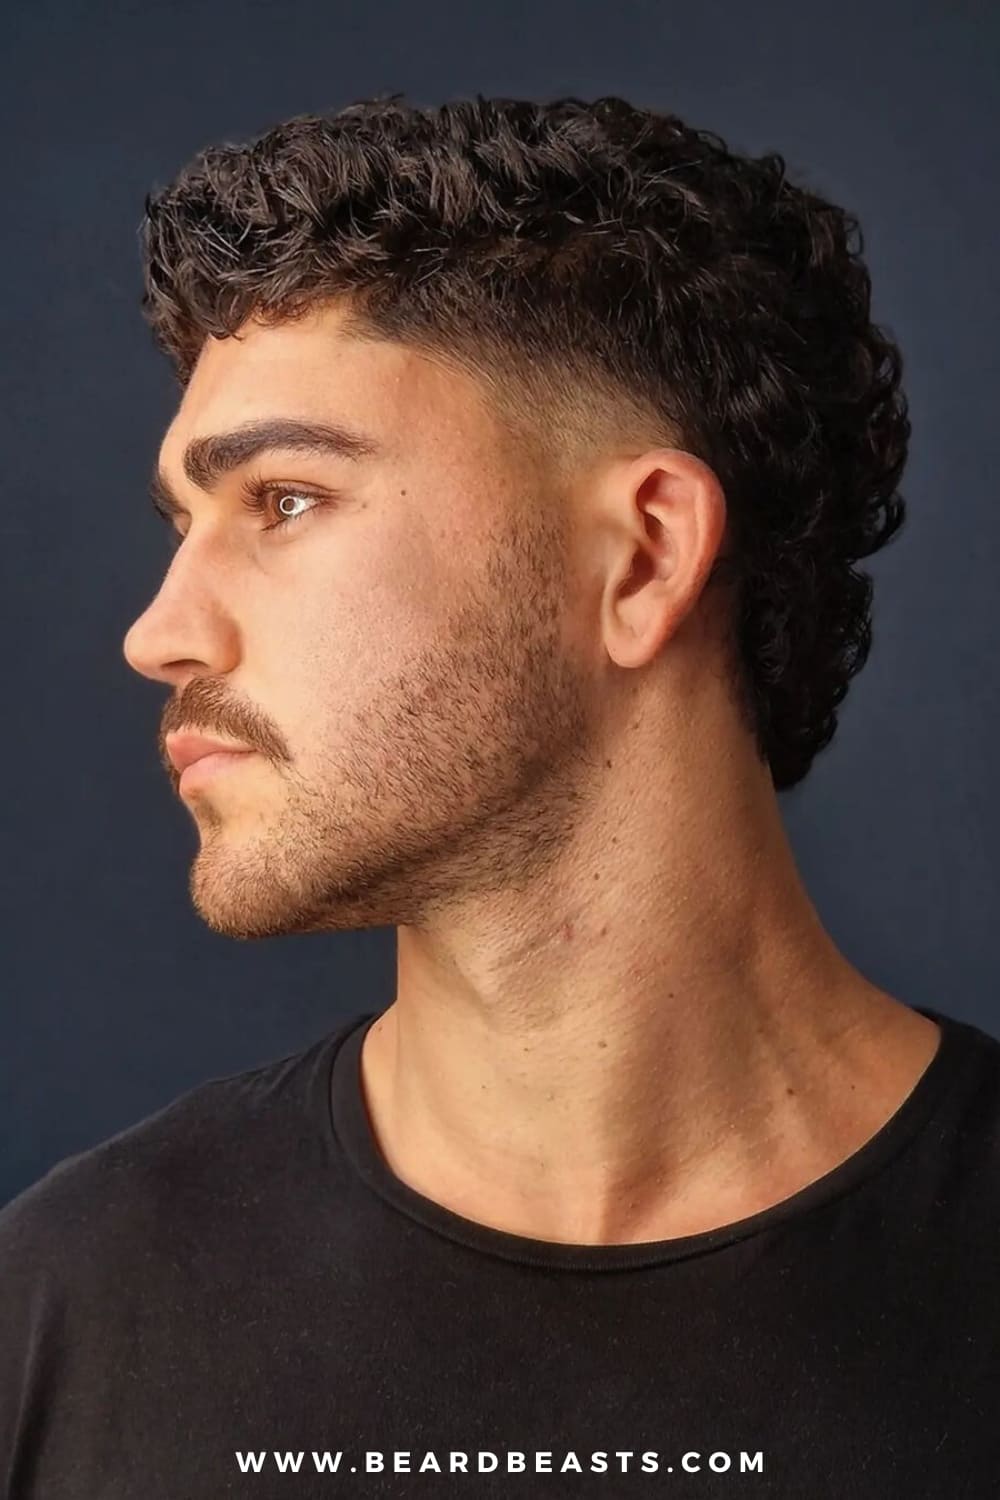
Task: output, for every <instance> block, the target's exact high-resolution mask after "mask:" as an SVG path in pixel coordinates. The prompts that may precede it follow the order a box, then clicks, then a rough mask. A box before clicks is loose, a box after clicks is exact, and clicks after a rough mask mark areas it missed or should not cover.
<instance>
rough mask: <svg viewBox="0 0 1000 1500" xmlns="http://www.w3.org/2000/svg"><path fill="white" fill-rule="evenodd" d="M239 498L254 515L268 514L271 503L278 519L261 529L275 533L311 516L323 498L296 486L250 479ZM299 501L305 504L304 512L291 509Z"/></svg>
mask: <svg viewBox="0 0 1000 1500" xmlns="http://www.w3.org/2000/svg"><path fill="white" fill-rule="evenodd" d="M241 498H242V502H243V505H244V506H245V507H246V509H247V510H249V511H251V512H252V513H253V514H254V515H264V514H267V513H269V512H270V511H271V508H272V502H273V506H274V509H275V510H276V511H277V512H278V519H277V520H276V521H272V522H271V523H270V525H268V526H264V527H262V528H261V529H262V530H263V531H276V530H277V529H278V527H279V526H289V525H291V523H292V522H293V521H301V520H303V519H304V518H305V517H306V516H308V515H311V514H312V511H313V509H315V508H316V507H317V506H319V505H322V504H323V498H322V497H321V496H319V495H314V494H312V493H311V491H309V490H302V489H299V488H298V487H297V486H296V485H290V484H274V483H272V482H270V481H268V480H258V479H251V480H249V481H248V482H247V484H246V486H245V487H244V490H243V494H242V497H241ZM300 500H304V501H306V502H307V507H308V508H307V509H306V510H295V509H294V508H293V507H294V505H295V503H296V502H297V501H300Z"/></svg>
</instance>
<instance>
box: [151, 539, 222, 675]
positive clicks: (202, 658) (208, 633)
mask: <svg viewBox="0 0 1000 1500" xmlns="http://www.w3.org/2000/svg"><path fill="white" fill-rule="evenodd" d="M180 558H181V553H180V552H177V553H176V554H175V555H174V562H173V564H172V566H171V568H170V570H169V571H168V573H167V576H166V578H165V579H164V581H163V583H162V585H161V587H160V589H159V592H158V593H157V595H156V597H155V598H154V599H153V601H152V603H151V604H150V605H149V606H148V607H147V608H146V609H145V610H144V611H143V613H142V614H141V615H139V617H138V619H136V620H135V621H134V622H133V623H132V625H130V626H129V629H128V630H127V632H126V634H125V639H124V642H123V646H122V650H123V655H124V657H125V660H126V661H127V662H128V664H129V666H130V667H131V668H132V669H133V671H135V672H138V673H139V674H140V676H142V677H149V678H151V679H152V680H153V681H154V682H165V683H167V684H169V685H170V686H171V687H173V688H175V689H176V688H179V687H180V686H182V684H183V682H184V681H185V680H186V679H187V678H188V677H190V676H191V675H192V670H194V671H195V672H200V673H208V674H210V675H212V676H216V675H219V676H223V675H225V674H226V673H227V672H231V671H232V669H233V667H234V666H235V665H236V662H237V660H238V654H239V641H240V632H239V630H238V628H237V625H236V621H235V620H234V619H233V617H232V614H231V613H230V611H229V610H228V609H227V608H226V606H225V604H224V602H223V601H222V599H221V598H220V597H219V595H218V591H217V590H213V589H212V588H211V587H206V579H205V573H204V570H202V572H201V573H200V575H199V576H198V577H197V578H196V577H195V575H194V570H193V569H192V568H190V567H184V566H182V565H180Z"/></svg>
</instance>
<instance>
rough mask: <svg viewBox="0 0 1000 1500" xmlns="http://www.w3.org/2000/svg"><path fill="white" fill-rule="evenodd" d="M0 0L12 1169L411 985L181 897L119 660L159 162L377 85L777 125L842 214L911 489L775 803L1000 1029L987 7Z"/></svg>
mask: <svg viewBox="0 0 1000 1500" xmlns="http://www.w3.org/2000/svg"><path fill="white" fill-rule="evenodd" d="M3 30H4V32H5V33H6V35H5V37H4V45H3V47H2V55H3V57H4V58H5V61H4V63H3V65H2V73H3V77H2V82H3V87H2V89H0V101H2V104H0V108H2V109H3V111H4V112H5V113H6V122H5V128H4V131H3V139H4V142H5V145H6V147H7V148H8V149H7V159H6V164H5V170H4V182H5V196H4V204H3V216H2V221H3V231H4V242H3V279H4V299H3V300H4V335H3V343H2V362H3V381H4V387H3V400H2V401H0V424H2V430H3V450H4V451H3V500H2V507H0V515H2V523H0V524H2V536H3V547H2V552H0V556H2V567H3V593H2V598H3V606H4V621H5V627H4V634H3V640H4V645H5V648H6V649H5V651H4V661H3V668H4V671H3V687H4V700H5V701H4V709H5V713H4V723H5V726H6V727H5V732H4V733H3V735H2V755H3V768H2V769H3V782H2V785H3V809H4V815H5V816H4V858H3V960H2V985H3V1004H2V1011H0V1111H2V1117H0V1140H2V1147H0V1201H6V1200H7V1199H9V1198H11V1197H13V1196H14V1194H15V1193H17V1192H19V1191H20V1190H21V1189H22V1188H24V1187H26V1186H27V1185H28V1184H29V1183H30V1182H32V1181H34V1180H35V1179H36V1178H38V1177H40V1176H41V1175H42V1174H43V1173H44V1172H45V1171H46V1170H47V1169H48V1168H49V1167H50V1166H51V1165H53V1164H54V1163H55V1162H56V1161H58V1160H59V1159H61V1158H62V1157H64V1156H67V1155H69V1154H70V1153H71V1152H75V1151H80V1150H83V1149H84V1148H86V1147H87V1146H90V1145H92V1144H94V1143H96V1142H97V1141H99V1140H102V1139H104V1138H105V1137H107V1136H108V1135H110V1134H112V1133H114V1132H115V1131H117V1130H120V1129H122V1128H124V1127H125V1126H127V1125H129V1124H131V1123H133V1122H134V1121H136V1120H138V1119H140V1118H141V1117H143V1116H144V1115H147V1114H149V1113H151V1112H152V1111H153V1110H155V1109H158V1108H160V1107H161V1106H162V1105H164V1104H166V1103H167V1102H168V1101H169V1100H171V1099H173V1098H175V1097H176V1096H177V1095H178V1094H179V1093H181V1092H183V1091H184V1090H186V1089H188V1088H190V1087H192V1086H194V1085H195V1084H197V1083H198V1082H200V1081H201V1080H202V1079H205V1078H209V1077H213V1076H218V1075H221V1074H226V1073H231V1072H236V1071H238V1070H241V1069H244V1068H249V1067H252V1066H254V1065H255V1064H257V1063H262V1062H265V1061H267V1060H268V1059H271V1058H276V1057H280V1056H284V1055H286V1054H288V1053H290V1052H292V1051H295V1050H297V1049H298V1048H300V1047H303V1046H305V1045H306V1044H307V1043H308V1042H310V1041H311V1040H313V1039H315V1038H318V1037H319V1036H320V1035H322V1034H323V1033H325V1032H326V1031H328V1030H330V1029H332V1028H333V1026H334V1025H335V1024H337V1023H338V1022H339V1021H340V1020H341V1018H346V1017H347V1016H348V1015H350V1014H351V1013H353V1012H357V1011H360V1010H362V1009H380V1008H382V1007H383V1006H384V1005H387V1004H389V1002H390V1001H391V1000H392V998H393V990H394V981H395V951H394V943H395V932H394V929H393V928H387V929H380V930H378V931H368V932H360V933H345V934H335V935H333V934H332V935H322V936H315V935H314V936H306V937H296V938H285V939H281V940H272V941H269V942H255V943H238V942H233V941H231V940H228V939H225V938H221V937H218V936H216V935H214V934H212V933H211V932H210V931H209V930H208V929H207V928H206V927H205V926H204V925H203V923H202V922H201V920H200V919H199V918H198V916H197V915H196V913H195V912H194V910H193V908H192V906H191V903H190V900H189V897H188V889H187V878H188V871H189V868H190V864H191V861H192V858H193V856H194V853H195V850H196V848H197V839H198V835H197V830H196V828H195V825H194V823H193V821H192V819H191V816H190V815H189V813H188V812H187V811H186V809H185V808H184V806H183V805H182V804H181V803H180V802H179V801H178V799H177V798H176V797H175V796H174V794H173V792H172V791H171V789H170V786H169V783H168V780H167V777H166V775H165V773H164V771H163V769H162V767H161V766H160V763H159V760H158V756H157V751H156V732H157V727H158V724H159V719H160V712H161V709H162V706H163V703H164V701H165V697H166V694H167V691H168V689H167V688H166V687H161V686H158V685H156V684H154V683H151V682H147V681H144V680H141V679H140V678H138V677H137V676H136V675H135V674H134V673H133V672H132V671H131V670H130V669H129V668H128V666H127V665H126V663H125V661H124V659H123V656H122V640H123V637H124V633H125V631H126V629H127V628H128V626H129V625H130V623H131V622H132V620H133V619H135V617H136V615H137V614H138V613H139V612H140V611H141V610H142V609H143V608H144V607H145V606H146V604H147V603H148V602H149V600H150V599H151V598H152V597H153V594H154V593H155V591H156V589H157V587H158V585H159V581H160V578H161V576H162V572H163V570H164V568H165V566H166V561H167V546H168V544H167V538H166V535H165V531H164V528H163V526H162V523H160V522H159V521H157V520H156V519H155V518H154V516H153V514H152V511H151V508H150V505H149V502H148V499H147V497H146V485H147V480H148V476H149V472H150V470H151V468H152V464H153V460H154V458H155V456H156V453H157V450H158V446H159V442H160V439H161V436H162V434H163V432H164V431H165V429H166V427H167V424H168V423H169V421H170V419H171V417H172V415H173V412H174V409H175V406H176V402H177V400H178V392H177V388H176V387H175V385H174V382H173V377H172V375H171V372H170V369H169V366H168V365H167V362H166V360H165V359H163V358H162V357H161V356H159V355H158V354H157V353H156V351H155V350H154V348H153V345H152V340H151V337H150V335H149V333H148V331H147V329H146V326H145V324H144V323H143V321H142V318H141V314H140V310H139V297H140V291H141V285H140V262H139V245H138V234H137V231H138V225H139V222H140V219H141V216H142V210H143V198H144V194H145V193H146V192H147V191H150V190H151V189H152V188H153V187H154V186H160V185H163V184H164V183H166V182H167V181H169V180H170V179H171V178H172V177H173V176H174V174H175V173H176V172H177V171H178V170H179V169H180V167H181V166H182V165H183V164H184V163H185V162H186V161H187V160H188V159H189V158H190V156H191V155H192V154H193V153H194V152H195V151H197V150H198V149H200V148H201V147H203V146H205V145H208V144H210V143H214V142H221V141H224V140H229V141H243V140H247V139H249V138H251V137H253V136H256V135H258V134H260V133H261V132H262V131H263V130H265V129H267V128H268V127H269V126H271V125H273V124H275V123H277V122H278V121H279V120H281V119H283V118H285V117H287V116H289V115H293V114H301V113H306V112H313V113H322V112H325V111H328V110H334V109H337V108H340V107H341V106H343V105H344V104H347V103H349V102H350V101H352V100H355V99H359V98H363V97H368V96H370V95H372V94H375V93H384V92H390V91H402V92H403V93H404V94H405V96H406V98H407V99H408V100H409V101H410V102H413V103H417V104H421V105H434V104H440V103H442V102H443V101H444V100H446V99H450V98H457V97H463V96H465V97H467V96H471V95H472V94H474V93H477V92H479V93H483V94H485V95H493V94H496V95H507V96H514V97H522V98H537V99H542V100H544V99H549V98H554V97H558V96H561V95H567V94H573V95H577V96H580V97H583V98H588V99H590V98H596V97H598V96H599V95H602V94H618V95H621V96H623V97H625V98H627V99H628V100H629V101H630V102H632V103H635V104H637V105H641V106H646V107H652V108H655V109H660V110H666V111H672V112H675V113H677V114H679V115H681V116H682V118H684V119H685V121H686V122H687V123H689V124H691V125H694V126H697V127H702V128H707V129H711V130H714V131H717V132H718V133H719V134H721V135H722V136H723V137H724V138H725V139H726V140H727V142H728V143H729V144H730V146H732V147H733V148H734V149H737V150H740V151H745V152H750V153H753V154H760V153H762V152H764V151H767V150H777V151H779V152H780V153H781V154H782V155H783V156H784V157H785V159H786V163H787V171H788V174H789V176H790V177H791V178H792V179H793V180H794V181H796V182H802V183H804V184H807V185H810V186H813V187H814V188H815V189H816V190H817V191H819V192H821V193H823V194H824V195H826V196H829V197H831V198H833V199H834V200H835V201H836V202H838V203H841V204H843V206H845V207H847V208H850V209H851V210H852V211H853V212H855V213H856V214H857V215H858V216H859V218H860V221H861V226H862V230H863V233H864V239H865V254H866V259H867V262H868V265H869V268H870V271H871V275H872V279H873V284H874V298H873V307H874V315H875V318H876V320H877V321H878V322H880V323H882V324H884V325H886V326H887V327H888V329H889V330H890V331H891V332H892V334H893V336H894V337H895V338H896V339H897V340H898V342H899V344H900V347H901V350H902V353H903V357H904V387H905V390H906V392H907V396H908V398H909V402H910V415H911V420H912V423H913V437H912V442H911V448H910V459H909V464H908V467H907V470H906V472H905V474H904V476H903V481H902V484H901V489H902V493H903V495H904V497H905V499H906V501H907V504H908V507H909V517H908V521H907V523H906V525H905V526H904V528H903V531H902V533H901V534H900V535H899V536H898V537H897V538H896V539H895V541H894V542H893V543H892V544H891V545H890V546H889V547H888V548H886V550H885V551H884V552H882V553H881V554H879V555H877V556H876V557H874V558H873V559H871V560H869V562H868V563H867V564H862V566H867V568H868V569H869V571H870V572H871V575H872V577H873V578H874V580H875V613H874V628H875V635H874V646H873V649H872V653H871V656H870V658H869V661H868V664H867V666H866V667H865V668H864V669H863V671H862V672H861V673H860V675H859V676H858V677H856V678H855V679H854V680H853V682H852V684H851V687H850V690H849V693H848V696H847V699H846V701H845V703H844V705H843V707H842V709H841V715H840V726H839V729H838V732H837V735H836V737H835V739H834V741H833V743H832V745H831V746H830V747H829V748H828V749H827V750H825V751H824V752H822V753H821V754H820V756H819V757H818V759H817V761H816V763H815V765H814V766H813V768H812V770H811V772H810V774H809V775H808V777H807V779H806V780H805V782H804V783H803V784H802V785H801V786H800V787H797V788H795V789H794V790H792V791H791V792H789V793H787V794H783V796H782V799H781V805H782V810H783V814H784V816H785V819H786V823H787V827H788V830H789V834H790V837H791V839H792V843H793V847H794V850H795V853H796V856H797V858H798V861H799V864H800V868H801V870H802V873H803V876H804V878H805V880H806V882H807V885H808V887H809V890H810V892H811V894H812V897H813V899H814V901H815V903H816V905H817V907H818V909H819V911H820V914H821V916H822V917H823V920H824V921H825V923H826V926H827V927H828V929H829V930H830V932H831V933H832V934H833V936H834V938H835V939H836V940H837V942H838V943H839V945H840V946H841V948H842V949H843V950H844V951H845V952H846V954H847V955H848V956H849V957H850V958H851V960H852V961H853V962H854V963H855V964H856V965H857V966H858V967H859V968H860V969H862V970H863V971H864V973H865V974H866V975H868V977H869V978H871V979H872V980H874V981H875V982H876V983H877V984H879V985H881V986H883V987H884V988H886V989H888V990H889V991H890V992H891V993H892V994H894V995H896V996H897V997H898V998H900V999H902V1000H904V1001H906V1002H907V1003H908V1004H911V1005H921V1004H925V1005H930V1006H933V1007H937V1008H939V1009H941V1010H943V1011H945V1012H948V1013H950V1014H952V1015H955V1016H958V1017H959V1018H961V1019H965V1020H970V1021H973V1022H975V1023H976V1024H978V1025H980V1026H982V1027H983V1028H984V1029H986V1030H988V1031H991V1032H993V1033H996V1034H1000V983H998V981H1000V957H998V946H997V942H996V937H997V926H998V917H1000V865H998V861H997V853H996V851H997V847H998V842H1000V841H998V831H1000V830H998V826H997V808H998V803H997V797H996V792H995V784H996V758H997V752H996V744H997V738H998V734H1000V691H998V686H997V672H996V666H995V663H996V660H997V655H998V650H1000V634H998V631H1000V624H998V620H1000V609H998V605H1000V590H998V586H997V561H998V558H1000V513H998V503H997V496H996V481H995V474H996V469H997V463H996V459H997V453H996V448H997V430H998V423H997V419H996V415H995V407H996V403H997V396H998V386H1000V362H998V355H997V345H998V324H997V309H998V300H1000V294H998V278H997V273H996V252H997V245H998V234H997V230H998V217H1000V215H998V202H997V192H996V183H997V161H998V160H1000V116H998V106H997V95H998V89H997V81H998V60H1000V47H998V41H1000V10H998V9H997V8H996V7H991V6H988V5H987V4H985V3H984V4H982V5H969V4H955V3H946V0H941V3H939V4H936V5H928V4H924V5H919V4H916V5H915V4H914V3H913V0H905V3H904V0H895V3H888V4H882V3H878V0H875V3H866V4H864V5H860V4H848V5H843V4H841V5H838V6H836V7H834V6H827V5H819V4H816V3H806V4H803V3H802V0H787V3H784V4H776V3H771V4H766V5H756V6H745V5H739V4H736V3H725V4H723V3H719V0H709V3H704V0H703V3H701V4H699V5H694V6H692V5H690V4H688V3H684V4H681V3H676V0H618V3H617V4H616V5H614V6H613V7H612V6H610V5H608V4H606V3H604V0H573V3H569V0H560V3H553V0H548V3H545V0H541V3H538V0H536V3H532V4H527V3H524V0H519V3H516V4H512V3H508V4H505V5H500V6H495V7H489V6H481V5H471V4H469V5H458V4H442V3H433V0H431V3H428V0H424V3H423V4H421V5H419V6H413V5H409V4H404V3H402V0H396V3H393V0H367V3H357V4H353V3H352V4H343V3H336V0H333V3H331V0H322V3H320V0H308V3H307V0H281V3H280V4H279V3H277V0H254V3H250V0H243V3H233V4H225V3H215V4H212V5H208V6H205V5H202V4H200V3H199V4H194V3H193V0H185V3H181V4H169V5H167V4H159V5H157V4H156V3H147V4H144V5H142V6H140V5H134V6H133V5H129V4H125V3H120V4H111V3H108V0H105V3H103V4H95V3H93V0H87V3H83V0H32V3H31V4H30V5H29V4H27V3H22V4H20V5H17V6H14V7H11V8H8V10H7V12H6V18H5V20H4V23H3Z"/></svg>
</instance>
